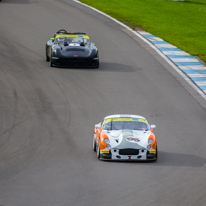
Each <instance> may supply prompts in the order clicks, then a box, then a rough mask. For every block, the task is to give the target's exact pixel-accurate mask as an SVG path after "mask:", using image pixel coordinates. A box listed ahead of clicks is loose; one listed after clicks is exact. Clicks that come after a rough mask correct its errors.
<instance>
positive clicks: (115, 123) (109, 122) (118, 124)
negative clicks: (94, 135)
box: [102, 118, 149, 131]
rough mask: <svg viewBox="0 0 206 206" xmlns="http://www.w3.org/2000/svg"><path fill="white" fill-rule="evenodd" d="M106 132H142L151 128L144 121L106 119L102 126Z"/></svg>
mask: <svg viewBox="0 0 206 206" xmlns="http://www.w3.org/2000/svg"><path fill="white" fill-rule="evenodd" d="M102 129H104V130H123V129H129V130H142V131H148V130H149V126H148V124H147V123H146V121H145V120H144V119H132V118H112V119H106V120H105V121H104V123H103V125H102Z"/></svg>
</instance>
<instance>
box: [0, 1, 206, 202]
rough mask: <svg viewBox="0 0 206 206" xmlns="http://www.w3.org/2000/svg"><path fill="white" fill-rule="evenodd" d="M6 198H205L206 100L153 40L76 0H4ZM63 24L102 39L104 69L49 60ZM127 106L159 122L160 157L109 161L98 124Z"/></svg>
mask: <svg viewBox="0 0 206 206" xmlns="http://www.w3.org/2000/svg"><path fill="white" fill-rule="evenodd" d="M0 14H1V18H0V37H1V39H0V48H1V50H0V205H1V206H36V205H40V206H51V205H58V206H68V205H75V206H85V205H87V206H88V205H99V206H108V205H112V206H117V205H118V206H131V205H132V206H139V205H141V206H148V205H155V206H156V205H165V206H170V205H171V206H173V205H181V206H188V205H204V204H205V202H206V190H205V182H206V150H205V145H206V137H205V134H206V127H205V119H206V110H205V109H206V100H205V99H204V98H203V97H202V96H201V95H200V94H199V93H198V92H197V91H196V90H195V89H194V88H193V87H192V86H191V85H190V84H188V82H187V81H186V80H185V79H184V78H183V77H182V76H181V75H179V73H178V72H177V71H175V70H174V68H173V67H172V66H171V65H170V64H168V62H167V61H165V59H164V58H162V56H160V55H159V54H158V53H157V52H156V51H155V50H154V49H152V48H151V47H150V46H149V45H148V44H147V43H145V42H144V41H143V40H142V39H140V38H139V37H138V36H136V35H134V33H132V32H131V31H129V30H127V29H125V27H123V26H122V25H120V24H118V23H116V22H114V21H112V20H111V19H109V18H107V17H105V16H103V15H101V14H100V13H97V12H95V11H94V10H91V9H89V8H86V7H84V6H83V5H81V4H78V3H77V2H74V1H72V0H41V1H39V0H2V1H1V3H0ZM59 29H66V30H67V31H70V32H85V33H87V34H88V35H89V36H90V38H91V40H92V41H93V42H95V43H96V45H97V47H98V49H99V55H100V67H99V68H98V69H88V68H87V69H85V68H82V69H80V68H57V67H52V68H51V67H50V66H49V64H48V62H46V61H45V45H46V42H47V41H48V40H49V39H50V38H51V37H53V34H54V33H55V32H56V31H58V30H59ZM117 113H125V114H138V115H142V116H144V117H145V118H146V119H147V120H148V122H149V123H150V124H155V125H156V126H157V128H156V129H155V134H156V137H157V142H158V151H159V153H158V155H159V157H158V160H157V162H108V161H100V160H98V159H97V157H96V154H95V153H94V151H93V150H92V138H93V128H94V125H95V124H96V123H99V122H100V121H101V120H102V118H103V117H105V116H107V115H110V114H117Z"/></svg>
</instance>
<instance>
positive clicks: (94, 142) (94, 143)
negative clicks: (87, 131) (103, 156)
mask: <svg viewBox="0 0 206 206" xmlns="http://www.w3.org/2000/svg"><path fill="white" fill-rule="evenodd" d="M94 135H95V133H94ZM96 147H97V144H96V141H95V139H94V137H93V150H94V151H95V152H96V151H97V150H96Z"/></svg>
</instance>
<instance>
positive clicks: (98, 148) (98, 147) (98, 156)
mask: <svg viewBox="0 0 206 206" xmlns="http://www.w3.org/2000/svg"><path fill="white" fill-rule="evenodd" d="M96 151H97V159H99V158H100V146H99V145H97V148H96Z"/></svg>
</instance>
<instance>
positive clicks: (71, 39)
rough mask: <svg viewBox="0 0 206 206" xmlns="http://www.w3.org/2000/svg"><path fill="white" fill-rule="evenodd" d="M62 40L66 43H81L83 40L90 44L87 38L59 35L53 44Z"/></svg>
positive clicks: (61, 42) (60, 42)
mask: <svg viewBox="0 0 206 206" xmlns="http://www.w3.org/2000/svg"><path fill="white" fill-rule="evenodd" d="M64 42H68V43H79V44H80V43H81V42H84V43H85V44H90V40H89V39H85V38H68V37H59V38H56V39H55V44H63V43H64Z"/></svg>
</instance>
